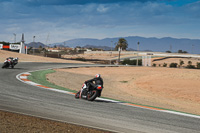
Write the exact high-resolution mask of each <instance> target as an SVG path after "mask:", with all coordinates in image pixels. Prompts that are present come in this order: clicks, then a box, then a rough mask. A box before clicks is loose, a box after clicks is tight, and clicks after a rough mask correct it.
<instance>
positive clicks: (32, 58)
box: [0, 50, 85, 63]
mask: <svg viewBox="0 0 200 133" xmlns="http://www.w3.org/2000/svg"><path fill="white" fill-rule="evenodd" d="M8 57H14V58H16V57H18V58H19V62H55V63H56V62H57V63H85V62H80V61H73V60H64V59H55V58H50V57H41V56H36V55H25V54H19V53H16V52H11V51H6V50H0V62H4V60H5V59H6V58H8Z"/></svg>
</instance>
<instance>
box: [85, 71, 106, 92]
mask: <svg viewBox="0 0 200 133" xmlns="http://www.w3.org/2000/svg"><path fill="white" fill-rule="evenodd" d="M93 82H94V83H93ZM85 84H86V85H87V89H88V90H89V89H94V88H95V87H97V86H99V85H100V86H101V87H102V88H103V79H102V78H101V75H100V74H96V75H95V78H93V79H90V80H87V81H85Z"/></svg>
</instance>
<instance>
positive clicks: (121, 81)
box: [119, 81, 128, 83]
mask: <svg viewBox="0 0 200 133" xmlns="http://www.w3.org/2000/svg"><path fill="white" fill-rule="evenodd" d="M119 82H121V83H128V81H119Z"/></svg>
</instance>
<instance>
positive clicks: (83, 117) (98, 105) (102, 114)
mask: <svg viewBox="0 0 200 133" xmlns="http://www.w3.org/2000/svg"><path fill="white" fill-rule="evenodd" d="M0 65H2V64H0ZM69 65H76V66H77V65H78V64H61V63H60V64H55V63H19V64H18V65H17V66H16V67H15V69H0V85H1V87H0V110H8V111H11V112H19V113H23V114H29V115H32V116H39V117H43V118H47V119H53V120H59V121H64V122H70V123H76V124H80V125H86V126H91V127H96V128H101V129H107V130H110V131H115V132H152V133H155V132H167V133H169V132H181V133H184V132H185V133H186V132H187V133H188V132H193V133H195V132H196V133H199V132H200V126H199V125H200V119H198V118H193V117H187V116H181V115H175V114H169V113H164V112H159V111H153V110H148V109H143V108H136V107H130V106H124V105H121V104H116V103H112V102H106V101H102V100H98V101H94V102H88V101H85V100H77V99H75V98H74V96H72V95H67V94H64V93H59V92H54V91H50V90H46V89H42V88H39V87H35V86H30V85H27V84H24V83H23V82H20V81H19V80H17V79H16V75H17V74H19V73H21V72H27V71H32V70H38V69H47V68H53V67H66V66H69Z"/></svg>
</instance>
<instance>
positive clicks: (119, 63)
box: [118, 47, 121, 65]
mask: <svg viewBox="0 0 200 133" xmlns="http://www.w3.org/2000/svg"><path fill="white" fill-rule="evenodd" d="M120 53H121V48H120V47H119V58H118V65H119V64H120Z"/></svg>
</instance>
